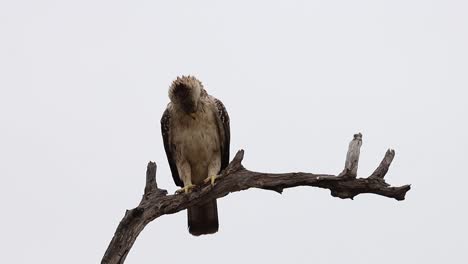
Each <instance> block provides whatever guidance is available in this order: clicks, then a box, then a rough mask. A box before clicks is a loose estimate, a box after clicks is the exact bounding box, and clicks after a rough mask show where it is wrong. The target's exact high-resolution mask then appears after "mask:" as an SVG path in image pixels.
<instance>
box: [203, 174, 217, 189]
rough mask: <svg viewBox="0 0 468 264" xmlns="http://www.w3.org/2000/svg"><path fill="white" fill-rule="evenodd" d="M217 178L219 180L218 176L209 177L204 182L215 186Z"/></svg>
mask: <svg viewBox="0 0 468 264" xmlns="http://www.w3.org/2000/svg"><path fill="white" fill-rule="evenodd" d="M217 178H218V175H212V176H208V178H206V179H205V180H204V181H203V182H204V183H207V182H211V185H212V186H214V184H215V181H216V179H217Z"/></svg>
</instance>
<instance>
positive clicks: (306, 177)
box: [101, 133, 410, 264]
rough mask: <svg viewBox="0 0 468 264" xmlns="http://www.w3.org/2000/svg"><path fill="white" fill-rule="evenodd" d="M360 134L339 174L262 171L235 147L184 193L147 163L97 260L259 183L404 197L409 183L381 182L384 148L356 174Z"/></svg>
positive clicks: (117, 259) (342, 194)
mask: <svg viewBox="0 0 468 264" xmlns="http://www.w3.org/2000/svg"><path fill="white" fill-rule="evenodd" d="M361 144H362V135H361V134H360V133H359V134H356V135H354V139H353V140H352V141H351V143H350V144H349V149H348V153H347V155H346V161H345V168H344V170H343V172H342V173H340V174H339V175H338V176H334V175H327V174H313V173H306V172H291V173H264V172H255V171H250V170H248V169H246V168H244V166H242V160H243V158H244V151H243V150H240V151H238V152H237V154H236V156H235V157H234V159H233V160H232V161H231V163H230V164H229V165H228V167H227V168H226V169H225V170H224V171H222V172H221V175H220V177H219V178H218V180H217V181H216V183H215V185H214V186H211V185H210V184H209V183H208V184H205V185H202V186H199V187H198V188H197V189H195V190H194V191H192V192H191V193H187V194H174V195H168V194H167V191H166V190H162V189H159V188H158V186H157V183H156V163H154V162H149V163H148V167H147V172H146V186H145V191H144V194H143V198H142V200H141V202H140V204H139V205H138V206H137V207H136V208H134V209H131V210H127V211H126V213H125V216H124V217H123V219H122V221H121V222H120V224H119V226H118V227H117V230H116V231H115V234H114V237H113V238H112V240H111V242H110V244H109V247H108V248H107V250H106V252H105V254H104V257H103V259H102V262H101V263H105V264H117V263H124V261H125V258H126V256H127V254H128V252H129V251H130V249H131V248H132V246H133V243H134V242H135V240H136V238H137V237H138V235H139V234H140V232H141V231H142V230H143V229H144V228H145V226H146V225H147V224H148V223H150V222H151V221H153V220H154V219H156V218H158V217H160V216H162V215H165V214H174V213H177V212H179V211H182V210H184V209H187V208H188V207H191V206H193V205H196V204H199V203H204V202H205V201H208V200H213V199H218V198H221V197H224V196H226V195H228V194H229V193H231V192H237V191H242V190H247V189H249V188H259V189H266V190H273V191H276V192H278V193H282V191H283V189H286V188H292V187H296V186H312V187H319V188H324V189H329V190H330V191H331V195H332V196H334V197H339V198H342V199H345V198H350V199H353V198H354V197H355V196H356V195H358V194H361V193H374V194H378V195H381V196H385V197H389V198H394V199H396V200H398V201H401V200H404V199H405V195H406V192H408V191H409V190H410V185H403V186H400V187H392V186H390V185H389V184H388V183H386V182H385V179H384V177H385V175H386V173H387V172H388V168H389V167H390V164H391V162H392V160H393V158H394V156H395V151H393V150H388V151H387V152H386V153H385V156H384V158H383V160H382V162H381V163H380V165H379V166H378V167H377V169H376V170H375V171H374V172H373V173H372V175H371V176H369V177H367V178H356V174H357V167H358V162H359V152H360V147H361Z"/></svg>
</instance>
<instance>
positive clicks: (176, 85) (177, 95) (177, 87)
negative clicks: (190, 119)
mask: <svg viewBox="0 0 468 264" xmlns="http://www.w3.org/2000/svg"><path fill="white" fill-rule="evenodd" d="M202 89H203V85H202V83H201V82H200V81H199V80H198V79H197V78H195V77H193V76H182V77H177V79H175V80H174V81H173V82H172V84H171V86H170V87H169V99H171V102H172V103H173V104H174V105H176V106H178V107H180V108H181V109H182V110H184V112H186V113H188V114H190V113H194V112H196V111H197V109H198V102H199V101H200V95H201V92H202Z"/></svg>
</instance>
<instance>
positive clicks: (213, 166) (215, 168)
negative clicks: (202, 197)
mask: <svg viewBox="0 0 468 264" xmlns="http://www.w3.org/2000/svg"><path fill="white" fill-rule="evenodd" d="M220 168H221V157H219V158H216V159H214V160H213V161H212V162H211V163H210V165H209V166H208V177H207V178H206V179H205V180H204V181H203V182H204V183H207V182H211V185H212V186H214V184H215V181H216V179H217V178H218V177H219V176H218V172H219V169H220Z"/></svg>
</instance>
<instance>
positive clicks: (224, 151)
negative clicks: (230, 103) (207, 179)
mask: <svg viewBox="0 0 468 264" xmlns="http://www.w3.org/2000/svg"><path fill="white" fill-rule="evenodd" d="M214 102H215V105H216V109H217V110H218V111H217V115H218V118H219V120H220V122H221V126H222V127H221V128H222V129H223V131H224V138H223V139H222V142H221V170H224V169H225V168H226V167H227V165H228V164H229V144H230V141H231V129H230V126H229V115H228V112H227V111H226V107H224V105H223V103H222V102H221V101H220V100H218V99H216V98H214Z"/></svg>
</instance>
